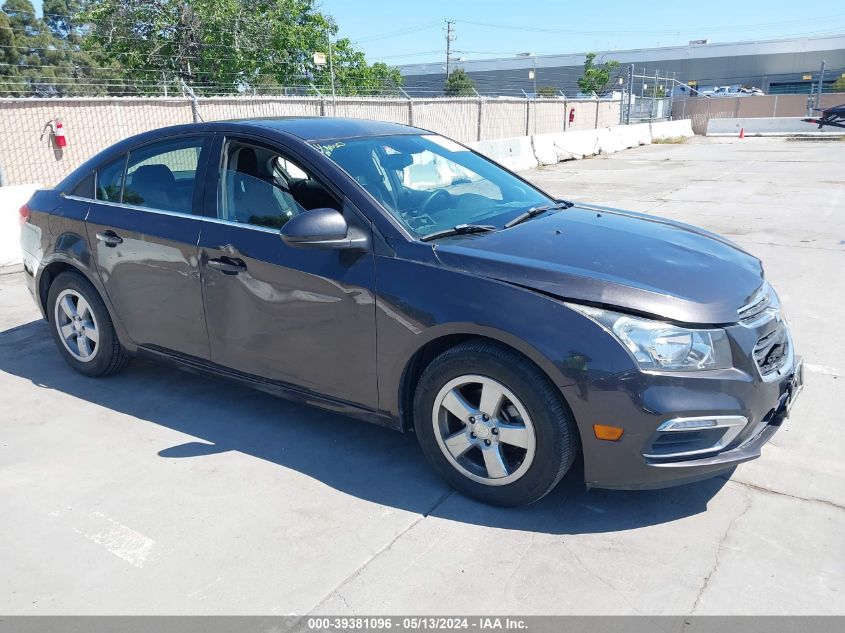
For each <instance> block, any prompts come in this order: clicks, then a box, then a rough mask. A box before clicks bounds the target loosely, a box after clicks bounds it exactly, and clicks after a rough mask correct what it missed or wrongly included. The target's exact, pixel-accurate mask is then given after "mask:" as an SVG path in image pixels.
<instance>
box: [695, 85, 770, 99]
mask: <svg viewBox="0 0 845 633" xmlns="http://www.w3.org/2000/svg"><path fill="white" fill-rule="evenodd" d="M707 94H709V96H711V97H757V96H763V95H764V94H765V93H764V92H763V91H762V90H760V88H746V87H743V86H739V85H736V86H717V87H716V88H715V89H714V90H713V92H712V93H707Z"/></svg>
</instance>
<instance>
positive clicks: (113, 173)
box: [97, 154, 126, 202]
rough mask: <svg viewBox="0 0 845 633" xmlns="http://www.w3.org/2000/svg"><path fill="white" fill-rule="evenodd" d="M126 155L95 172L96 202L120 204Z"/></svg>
mask: <svg viewBox="0 0 845 633" xmlns="http://www.w3.org/2000/svg"><path fill="white" fill-rule="evenodd" d="M125 166H126V154H124V155H123V156H121V157H120V158H118V159H117V160H115V161H112V162H111V163H109V164H107V165H105V166H104V167H101V168H100V169H98V170H97V200H105V201H107V202H120V190H121V189H122V187H123V168H124V167H125Z"/></svg>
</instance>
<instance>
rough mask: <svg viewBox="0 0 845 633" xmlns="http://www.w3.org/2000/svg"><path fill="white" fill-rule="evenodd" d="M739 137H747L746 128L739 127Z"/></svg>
mask: <svg viewBox="0 0 845 633" xmlns="http://www.w3.org/2000/svg"><path fill="white" fill-rule="evenodd" d="M739 138H745V128H744V127H741V128H739Z"/></svg>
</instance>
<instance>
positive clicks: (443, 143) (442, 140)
mask: <svg viewBox="0 0 845 633" xmlns="http://www.w3.org/2000/svg"><path fill="white" fill-rule="evenodd" d="M423 138H425V139H428V140H429V141H431V142H432V143H437V144H438V145H439V146H440V147H442V148H443V149H445V150H446V151H447V152H468V151H469V150H468V149H467V148H466V147H464V146H463V145H460V144H459V143H456V142H455V141H453V140H451V139H448V138H446V137H444V136H439V135H438V134H423Z"/></svg>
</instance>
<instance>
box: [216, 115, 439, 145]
mask: <svg viewBox="0 0 845 633" xmlns="http://www.w3.org/2000/svg"><path fill="white" fill-rule="evenodd" d="M230 123H241V124H245V125H254V126H258V127H266V128H271V129H274V130H279V131H281V132H287V133H288V134H293V135H294V136H298V137H299V138H301V139H303V140H305V141H324V140H333V139H344V138H357V137H367V136H391V135H396V134H427V133H429V132H428V131H427V130H422V129H420V128H416V127H411V126H409V125H402V124H400V123H391V122H389V121H372V120H370V119H351V118H344V117H323V116H301V117H275V118H261V119H237V120H235V121H230Z"/></svg>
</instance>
